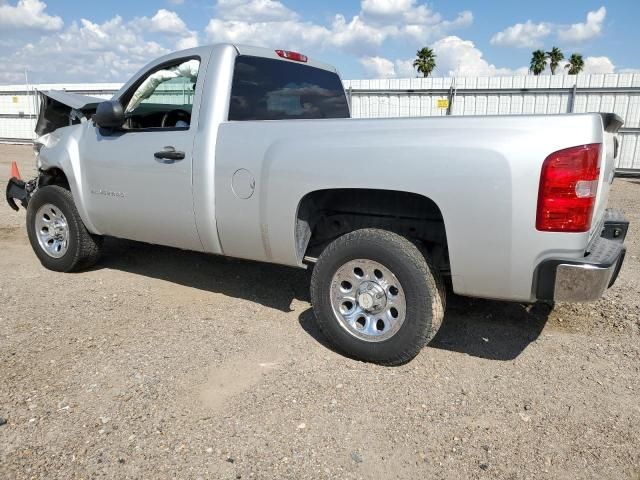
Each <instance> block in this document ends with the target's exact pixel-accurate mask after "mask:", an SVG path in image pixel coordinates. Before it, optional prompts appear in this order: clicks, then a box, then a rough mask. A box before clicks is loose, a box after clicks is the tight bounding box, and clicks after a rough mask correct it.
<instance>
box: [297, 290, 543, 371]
mask: <svg viewBox="0 0 640 480" xmlns="http://www.w3.org/2000/svg"><path fill="white" fill-rule="evenodd" d="M550 312H551V307H550V306H549V305H545V304H542V303H536V304H533V305H523V304H519V303H512V302H499V301H492V300H482V299H473V298H467V297H461V296H458V295H454V294H453V293H451V292H449V296H448V299H447V312H446V314H445V316H444V320H443V321H442V325H441V326H440V330H439V331H438V334H437V335H436V336H435V337H434V338H433V340H432V341H431V342H430V343H429V348H437V349H441V350H449V351H452V352H459V353H465V354H467V355H471V356H472V357H479V358H485V359H488V360H501V361H509V360H513V359H515V358H517V357H518V355H520V354H521V353H522V352H523V351H524V350H525V349H526V348H527V346H528V345H529V344H530V343H531V342H534V341H535V340H536V339H537V338H538V337H539V336H540V333H541V332H542V330H543V328H544V326H545V324H546V322H547V318H548V316H549V313H550ZM299 321H300V325H301V326H302V328H304V330H305V331H306V332H307V333H308V334H309V335H311V336H312V337H313V338H314V339H316V340H317V341H318V342H319V343H321V344H322V345H323V346H324V347H326V348H328V349H330V350H333V349H332V347H331V346H330V345H329V344H328V343H327V341H326V340H325V338H324V336H323V335H322V333H321V332H320V331H319V330H318V328H317V327H316V323H315V318H314V314H313V310H312V309H308V310H306V311H305V312H303V313H302V314H301V315H300V318H299Z"/></svg>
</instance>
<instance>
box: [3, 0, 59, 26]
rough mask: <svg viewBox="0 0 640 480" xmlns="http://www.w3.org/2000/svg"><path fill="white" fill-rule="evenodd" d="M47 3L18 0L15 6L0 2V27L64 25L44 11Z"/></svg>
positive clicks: (36, 0)
mask: <svg viewBox="0 0 640 480" xmlns="http://www.w3.org/2000/svg"><path fill="white" fill-rule="evenodd" d="M46 8H47V4H46V3H44V2H41V1H39V0H19V1H18V3H17V4H16V5H15V6H12V5H10V4H8V3H4V2H0V28H3V29H19V28H31V29H34V30H45V31H47V30H48V31H54V30H60V29H61V28H62V26H63V25H64V22H63V21H62V19H61V18H60V17H58V16H52V15H48V14H47V13H45V9H46Z"/></svg>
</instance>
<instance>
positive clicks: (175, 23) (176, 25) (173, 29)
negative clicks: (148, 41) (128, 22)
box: [144, 8, 187, 35]
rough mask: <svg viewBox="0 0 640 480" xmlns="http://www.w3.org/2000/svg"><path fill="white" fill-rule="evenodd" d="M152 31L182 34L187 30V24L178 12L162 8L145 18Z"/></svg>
mask: <svg viewBox="0 0 640 480" xmlns="http://www.w3.org/2000/svg"><path fill="white" fill-rule="evenodd" d="M144 22H145V23H147V24H148V27H149V30H150V31H152V32H158V33H165V34H168V35H180V34H182V33H184V32H186V31H187V25H186V24H185V23H184V21H183V20H182V19H181V18H180V16H179V15H178V14H177V13H176V12H171V11H169V10H165V9H164V8H161V9H160V10H158V11H157V12H156V14H155V15H154V16H153V17H151V18H150V19H146V18H145V19H144Z"/></svg>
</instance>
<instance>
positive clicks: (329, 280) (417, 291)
mask: <svg viewBox="0 0 640 480" xmlns="http://www.w3.org/2000/svg"><path fill="white" fill-rule="evenodd" d="M444 295H445V290H444V288H443V287H442V282H441V278H440V274H439V272H438V271H437V270H435V269H434V268H432V267H431V266H430V265H429V262H428V261H427V259H426V257H425V256H424V255H423V254H422V253H421V252H420V250H419V249H418V247H416V245H414V244H413V243H411V242H410V241H409V240H407V239H406V238H404V237H402V236H400V235H398V234H395V233H392V232H389V231H386V230H379V229H362V230H356V231H354V232H351V233H348V234H346V235H343V236H342V237H340V238H338V239H336V240H335V241H333V242H332V243H331V244H330V245H329V246H327V248H325V250H324V251H323V252H322V254H321V255H320V257H319V258H318V262H317V263H316V265H315V267H314V269H313V274H312V278H311V301H312V303H313V308H314V311H315V315H316V319H317V322H318V326H319V328H320V330H321V331H322V332H323V333H324V335H325V336H326V337H327V339H328V340H329V341H330V342H331V344H332V345H333V346H334V347H335V348H336V349H337V350H339V351H341V352H343V353H345V354H347V355H349V356H351V357H353V358H357V359H359V360H364V361H368V362H374V363H379V364H383V365H400V364H403V363H406V362H408V361H409V360H411V359H412V358H413V357H415V356H416V355H417V354H418V353H419V352H420V350H421V349H422V347H424V345H426V344H427V342H428V341H429V340H430V339H431V338H432V337H433V336H434V335H435V333H436V331H437V330H438V327H439V326H440V323H441V322H442V318H443V316H444V302H445V298H444Z"/></svg>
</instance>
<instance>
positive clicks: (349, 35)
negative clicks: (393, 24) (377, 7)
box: [326, 15, 392, 50]
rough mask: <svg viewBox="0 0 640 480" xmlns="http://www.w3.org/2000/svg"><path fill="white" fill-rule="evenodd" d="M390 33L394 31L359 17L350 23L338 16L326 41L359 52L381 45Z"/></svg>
mask: <svg viewBox="0 0 640 480" xmlns="http://www.w3.org/2000/svg"><path fill="white" fill-rule="evenodd" d="M390 33H392V30H389V29H383V28H377V27H375V26H372V25H369V24H367V23H365V22H364V21H362V19H361V18H360V17H359V16H357V15H356V16H355V17H353V18H352V19H351V21H350V22H347V20H346V19H345V18H344V16H342V15H336V17H335V19H334V21H333V25H332V26H331V32H330V33H329V32H328V34H327V38H326V40H327V41H329V42H330V43H331V45H335V46H336V47H347V48H348V49H349V47H351V49H354V47H355V50H358V49H360V48H361V47H363V46H364V47H366V46H371V45H376V46H379V45H381V44H382V42H384V41H385V39H386V38H387V37H388V36H389V34H390Z"/></svg>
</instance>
